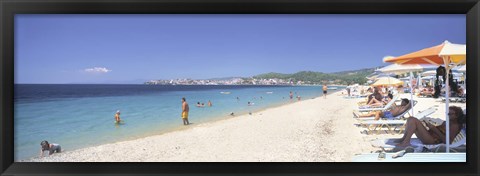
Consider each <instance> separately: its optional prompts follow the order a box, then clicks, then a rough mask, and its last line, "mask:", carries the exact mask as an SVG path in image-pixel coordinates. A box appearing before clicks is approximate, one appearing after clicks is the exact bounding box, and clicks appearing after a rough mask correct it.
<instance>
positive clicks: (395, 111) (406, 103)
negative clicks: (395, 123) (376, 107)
mask: <svg viewBox="0 0 480 176" xmlns="http://www.w3.org/2000/svg"><path fill="white" fill-rule="evenodd" d="M410 106H411V105H410V100H408V99H402V103H401V104H400V106H393V107H392V108H391V109H390V110H388V111H384V112H381V111H372V112H370V113H368V114H362V115H359V114H356V113H354V114H355V116H357V117H358V118H362V117H372V116H375V120H379V119H380V118H381V117H383V118H387V119H393V118H394V117H396V116H398V115H400V114H402V113H404V112H405V111H408V109H409V108H410Z"/></svg>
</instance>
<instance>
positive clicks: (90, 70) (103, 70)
mask: <svg viewBox="0 0 480 176" xmlns="http://www.w3.org/2000/svg"><path fill="white" fill-rule="evenodd" d="M84 71H85V72H88V73H108V72H111V71H112V70H109V69H107V68H105V67H93V68H86V69H85V70H84Z"/></svg>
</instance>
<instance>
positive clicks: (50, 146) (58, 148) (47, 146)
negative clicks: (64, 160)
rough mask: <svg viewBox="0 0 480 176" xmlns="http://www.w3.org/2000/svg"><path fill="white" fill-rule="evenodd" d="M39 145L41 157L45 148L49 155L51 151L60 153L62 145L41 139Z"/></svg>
mask: <svg viewBox="0 0 480 176" xmlns="http://www.w3.org/2000/svg"><path fill="white" fill-rule="evenodd" d="M40 146H42V148H41V149H40V157H43V153H44V152H45V150H48V155H51V154H53V153H55V152H56V153H60V152H62V147H61V146H60V145H59V144H54V143H51V144H50V143H48V141H42V142H41V143H40Z"/></svg>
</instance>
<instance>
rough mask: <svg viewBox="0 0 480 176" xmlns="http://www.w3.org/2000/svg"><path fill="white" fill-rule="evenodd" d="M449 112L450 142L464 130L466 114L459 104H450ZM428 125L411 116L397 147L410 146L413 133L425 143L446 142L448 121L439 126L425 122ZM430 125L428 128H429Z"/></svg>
mask: <svg viewBox="0 0 480 176" xmlns="http://www.w3.org/2000/svg"><path fill="white" fill-rule="evenodd" d="M448 109H449V112H448V117H449V118H450V143H451V142H452V141H453V140H454V138H455V137H456V136H457V135H458V133H460V131H461V130H462V127H463V124H464V123H465V115H464V114H463V110H462V108H460V107H457V106H450V107H449V108H448ZM424 123H425V125H426V127H425V126H424V125H423V124H422V121H420V120H418V119H417V118H414V117H410V118H408V120H407V123H406V127H405V133H404V134H403V137H402V138H400V139H398V140H396V141H395V142H398V144H397V145H396V146H397V147H407V146H410V145H411V144H410V139H411V138H412V135H413V134H415V135H416V136H417V137H418V139H420V141H421V142H422V143H423V144H440V143H446V142H445V140H446V139H445V138H446V134H445V131H446V123H445V122H443V123H442V124H441V125H439V126H434V125H432V124H430V123H428V122H424ZM427 127H428V129H427Z"/></svg>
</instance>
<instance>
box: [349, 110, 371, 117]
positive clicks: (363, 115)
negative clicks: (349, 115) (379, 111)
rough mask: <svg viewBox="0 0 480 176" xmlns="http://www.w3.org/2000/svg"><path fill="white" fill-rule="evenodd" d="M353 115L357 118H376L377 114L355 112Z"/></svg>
mask: <svg viewBox="0 0 480 176" xmlns="http://www.w3.org/2000/svg"><path fill="white" fill-rule="evenodd" d="M353 114H354V115H355V116H357V117H360V118H361V117H373V116H375V112H369V113H368V114H358V113H355V111H354V112H353Z"/></svg>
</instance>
